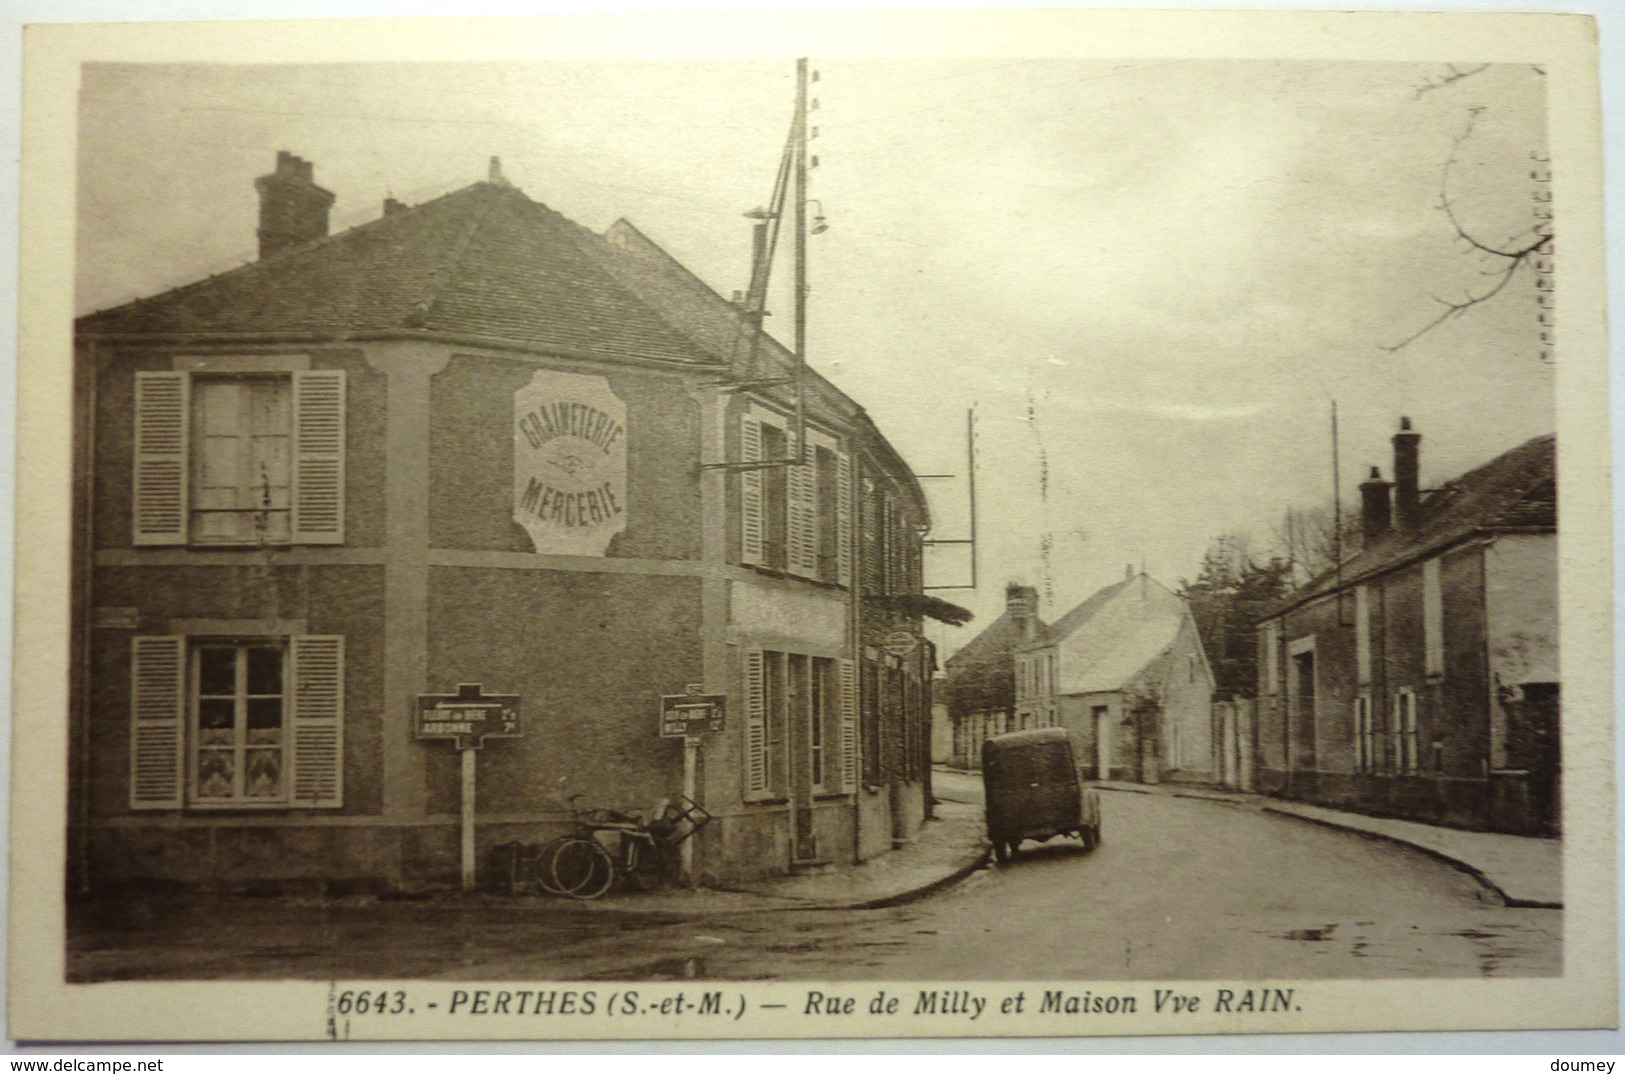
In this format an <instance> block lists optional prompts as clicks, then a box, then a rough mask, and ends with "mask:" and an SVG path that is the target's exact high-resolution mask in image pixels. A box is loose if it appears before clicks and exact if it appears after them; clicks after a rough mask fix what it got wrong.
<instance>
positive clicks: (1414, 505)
mask: <svg viewBox="0 0 1625 1074" xmlns="http://www.w3.org/2000/svg"><path fill="white" fill-rule="evenodd" d="M1421 459H1422V434H1421V433H1419V432H1416V431H1415V430H1414V429H1412V428H1411V419H1410V418H1400V419H1399V432H1397V433H1395V434H1394V523H1395V525H1396V526H1397V527H1398V529H1399V531H1400V532H1401V533H1413V532H1415V530H1416V528H1417V527H1418V526H1419V525H1421V522H1422V490H1421Z"/></svg>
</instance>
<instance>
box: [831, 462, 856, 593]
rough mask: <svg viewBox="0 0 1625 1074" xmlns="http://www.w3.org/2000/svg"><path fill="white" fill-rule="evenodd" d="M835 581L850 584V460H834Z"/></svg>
mask: <svg viewBox="0 0 1625 1074" xmlns="http://www.w3.org/2000/svg"><path fill="white" fill-rule="evenodd" d="M835 581H836V582H837V583H839V584H840V585H844V586H851V584H852V460H851V459H850V458H848V457H847V455H846V452H844V451H843V452H841V453H840V454H839V455H837V456H836V459H835Z"/></svg>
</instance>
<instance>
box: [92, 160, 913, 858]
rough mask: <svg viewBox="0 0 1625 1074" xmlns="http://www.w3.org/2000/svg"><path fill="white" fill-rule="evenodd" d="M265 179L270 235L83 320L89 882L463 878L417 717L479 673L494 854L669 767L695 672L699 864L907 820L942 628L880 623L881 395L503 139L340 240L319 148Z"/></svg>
mask: <svg viewBox="0 0 1625 1074" xmlns="http://www.w3.org/2000/svg"><path fill="white" fill-rule="evenodd" d="M247 185H248V184H247V182H246V181H245V183H244V187H245V193H246V188H247ZM256 185H257V186H258V189H259V194H260V205H261V216H260V220H261V224H260V230H259V234H260V241H261V250H260V256H259V258H258V259H257V260H255V261H253V262H252V263H249V264H246V265H243V266H242V267H240V268H237V269H234V270H232V271H229V272H226V273H223V274H221V275H218V276H212V277H209V278H207V279H203V280H200V281H198V282H197V283H194V284H191V285H189V286H184V287H180V288H177V289H175V290H172V291H168V292H165V293H163V294H160V295H156V296H154V297H151V298H147V299H143V300H140V301H137V302H133V303H130V304H128V305H125V306H121V307H119V308H116V309H112V310H107V311H103V312H98V313H94V314H90V315H87V316H85V317H82V318H80V319H79V321H78V322H77V324H76V363H77V364H76V404H77V409H78V422H79V424H78V428H77V438H76V453H75V503H76V505H77V507H78V513H77V517H76V563H75V568H76V593H77V594H78V600H77V602H76V608H75V620H74V622H75V650H76V659H75V668H76V674H75V681H74V684H73V698H74V708H73V712H72V723H73V744H74V756H73V759H72V761H73V764H72V780H71V788H70V793H71V796H72V804H73V809H72V812H71V823H72V826H73V831H72V833H71V835H72V836H73V839H72V851H73V861H72V866H73V872H74V875H75V877H76V881H77V882H79V883H82V884H87V885H89V886H92V887H105V886H108V885H116V884H123V883H178V884H197V885H208V886H219V887H233V886H253V885H261V886H265V885H269V886H273V887H275V886H287V885H294V886H300V885H322V886H327V887H334V886H346V885H348V886H359V887H365V888H375V889H376V888H386V889H388V888H419V887H426V886H433V885H438V884H445V883H451V882H454V881H455V879H456V877H457V874H458V864H459V846H458V814H459V802H460V797H459V795H460V787H461V786H462V774H461V771H460V767H459V766H460V762H459V757H458V753H457V750H456V749H454V748H453V743H451V742H448V741H433V740H427V739H419V738H417V737H415V736H414V718H415V716H416V714H417V712H418V709H419V706H420V704H421V702H420V698H422V697H425V696H434V695H454V694H455V693H456V692H457V690H458V688H459V686H460V685H461V684H478V685H479V686H480V687H481V689H482V690H483V691H484V692H485V693H486V694H493V695H502V696H505V697H513V698H517V701H516V702H515V705H516V708H517V713H518V717H519V722H520V723H521V724H522V726H521V728H520V731H519V734H518V735H517V737H509V738H492V739H489V740H487V741H486V744H485V745H484V746H483V747H482V748H481V749H480V750H479V751H478V806H477V819H478V840H479V846H480V854H481V856H482V858H483V857H484V855H485V854H486V852H487V851H488V849H489V848H490V847H491V846H492V845H493V844H496V843H501V842H505V841H509V840H514V839H539V838H544V837H547V836H550V835H552V834H555V833H557V832H559V831H562V830H564V828H565V826H567V825H568V824H569V823H570V821H571V817H572V814H571V809H570V804H569V803H570V800H571V797H572V796H574V795H577V794H580V795H582V796H583V798H582V800H583V801H587V802H592V803H597V804H604V805H613V806H617V807H619V808H623V809H636V808H643V807H645V806H647V805H648V804H650V803H651V802H653V801H654V800H656V799H658V798H661V797H666V796H670V795H672V794H674V793H676V792H677V791H678V790H679V789H680V788H681V787H682V786H683V782H682V781H683V777H684V759H683V741H682V740H681V739H680V738H664V737H661V736H660V735H659V733H658V727H659V716H660V711H661V698H662V697H663V696H666V695H676V694H685V693H688V692H690V688H693V687H698V688H699V689H700V690H701V691H703V692H704V693H705V694H708V695H720V696H722V697H723V698H724V699H725V713H726V719H725V726H724V727H723V729H722V730H720V731H718V732H716V733H712V734H707V735H705V736H704V737H703V739H702V740H701V747H702V749H701V754H700V758H699V761H698V766H697V772H696V774H695V779H696V781H697V782H696V784H695V787H694V789H695V796H696V797H697V798H698V799H699V800H700V802H701V804H702V805H703V806H704V807H705V808H706V809H707V810H709V811H710V812H711V813H712V814H713V816H714V820H713V821H712V823H711V824H710V826H709V827H707V828H706V829H705V830H704V831H703V832H702V833H701V836H700V840H699V844H698V847H697V850H696V853H695V861H694V865H695V868H696V870H697V873H698V875H699V876H700V877H701V878H704V879H718V880H725V879H729V878H736V877H746V876H753V875H761V874H771V873H775V872H786V871H790V870H792V869H795V868H798V867H801V866H804V865H810V864H823V863H831V862H833V863H837V864H839V863H842V862H847V863H850V862H852V861H855V860H858V859H860V858H862V857H865V856H869V855H872V854H875V853H879V852H881V851H883V850H885V849H889V848H890V847H891V845H892V842H893V840H894V839H896V838H899V837H906V836H907V835H908V833H909V832H911V831H912V829H913V828H914V827H916V826H917V825H918V824H919V823H920V822H921V818H922V817H923V816H924V814H925V802H926V782H927V780H928V771H929V766H928V763H927V761H928V756H929V755H928V749H929V743H928V740H927V735H928V717H927V713H928V712H929V704H930V697H929V693H930V690H929V683H930V675H931V671H932V663H933V660H932V654H931V650H930V647H929V646H928V645H925V644H923V643H922V644H920V645H918V646H917V647H915V648H913V649H912V650H911V651H908V652H907V653H906V654H905V655H901V656H899V655H894V654H893V653H892V652H889V651H885V650H883V649H882V648H880V646H879V645H878V644H876V642H875V640H874V639H875V638H876V637H877V636H879V635H882V634H884V635H897V634H898V633H899V632H906V633H911V634H913V635H915V636H918V635H919V634H920V621H919V612H918V609H917V607H915V606H914V605H911V604H910V602H909V601H907V600H899V599H897V598H899V597H907V596H909V595H918V593H919V589H920V584H921V579H920V541H921V537H922V535H923V533H924V532H925V531H926V529H927V528H928V526H929V522H930V519H929V517H928V514H927V510H926V506H925V501H924V497H923V496H922V494H921V492H920V489H919V486H918V484H917V482H916V481H915V478H914V476H913V474H912V473H911V472H910V470H909V468H908V466H907V465H906V464H905V463H904V462H903V460H902V459H901V458H900V457H899V456H898V454H897V453H896V451H895V450H893V449H892V447H891V445H890V444H889V443H888V442H887V441H886V439H885V438H884V437H883V436H882V435H881V433H880V432H879V430H877V429H876V428H875V426H874V425H873V423H872V422H871V421H870V420H869V418H868V417H867V415H866V414H865V413H864V411H863V410H862V408H861V407H860V406H858V404H856V403H855V402H853V401H852V400H851V399H849V398H847V397H846V396H845V395H843V394H842V393H841V392H840V391H839V390H837V389H836V388H835V387H834V386H833V385H832V384H830V383H829V382H828V381H826V380H824V379H823V378H822V377H819V376H818V375H816V374H815V373H812V372H810V371H809V372H806V373H805V374H803V375H802V376H801V377H799V378H798V377H796V376H795V375H794V363H793V361H792V359H793V356H792V355H790V354H789V353H788V352H787V351H786V350H785V349H784V348H782V347H780V346H779V345H778V344H777V343H775V342H773V341H772V340H771V339H766V338H758V339H756V340H755V342H754V344H753V345H750V346H742V343H743V342H749V341H750V340H751V337H752V336H753V335H754V334H755V333H756V332H757V331H758V330H757V329H756V328H755V327H754V326H753V324H752V323H751V321H750V319H749V318H747V317H745V316H744V315H743V314H742V312H741V311H740V309H739V308H738V307H737V306H736V305H734V304H733V303H730V302H729V301H727V300H726V299H723V298H722V297H720V296H719V295H717V294H716V293H715V292H714V291H712V290H711V289H710V288H709V287H707V286H706V285H705V284H703V283H701V282H700V281H699V280H698V279H696V278H695V277H693V276H692V275H691V274H689V273H688V272H687V271H686V270H684V269H683V268H682V267H681V266H680V265H678V264H677V263H676V262H675V261H674V260H672V259H671V258H670V257H669V256H668V255H666V254H665V252H664V251H662V250H661V249H660V248H659V247H658V246H656V245H655V244H654V243H653V242H651V241H650V240H648V239H647V237H645V236H643V235H642V233H641V232H638V231H637V229H635V228H633V227H631V225H629V224H625V223H624V222H623V223H622V224H618V225H616V227H614V228H612V229H611V230H610V231H609V232H608V233H607V234H604V235H599V234H595V233H593V232H590V231H588V230H586V229H584V228H581V227H579V226H578V225H576V224H573V223H572V222H570V221H569V220H567V219H565V218H564V217H563V216H560V215H559V214H558V213H556V212H554V211H552V210H551V209H549V208H547V207H546V206H544V205H542V204H539V203H538V202H535V201H533V200H531V199H530V198H528V197H527V196H525V195H524V194H523V193H522V192H520V191H519V190H517V189H516V188H514V187H513V186H511V185H510V184H508V183H507V182H506V181H505V180H504V179H502V177H501V175H500V172H498V171H497V170H496V169H495V168H493V173H492V176H491V178H490V180H489V181H486V182H480V183H475V184H474V185H472V186H469V187H466V188H463V189H461V190H457V191H455V192H452V193H450V194H447V195H445V196H443V197H440V198H437V199H435V200H432V201H429V202H426V203H424V204H421V205H417V206H412V207H408V206H404V205H401V204H400V203H398V202H395V201H394V200H393V199H391V200H389V201H386V202H385V204H384V206H383V213H382V215H381V216H380V217H378V218H377V219H375V220H373V221H371V222H369V223H366V224H363V225H361V226H359V227H356V228H353V229H351V230H348V231H345V232H343V233H341V234H336V235H329V234H328V233H327V214H328V208H329V206H330V205H331V204H332V202H333V195H332V194H330V193H329V192H327V191H325V190H323V189H322V188H321V187H319V186H317V185H316V183H315V180H314V174H313V168H312V167H311V165H310V164H309V163H307V162H305V161H302V160H300V159H299V158H297V157H294V156H291V155H290V154H286V153H284V154H282V155H281V156H280V157H279V159H278V161H277V167H276V170H275V171H274V172H273V173H272V174H270V175H267V176H265V177H263V178H261V179H259V180H258V181H257V184H256ZM746 354H748V355H749V356H750V357H749V360H748V363H747V359H746V358H745V357H744V356H745V355H746ZM747 365H748V367H747ZM798 380H799V384H798V383H797V381H798ZM798 396H799V398H800V400H801V403H802V405H801V406H799V407H798V406H797V405H796V404H797V398H798ZM894 648H896V647H895V646H894Z"/></svg>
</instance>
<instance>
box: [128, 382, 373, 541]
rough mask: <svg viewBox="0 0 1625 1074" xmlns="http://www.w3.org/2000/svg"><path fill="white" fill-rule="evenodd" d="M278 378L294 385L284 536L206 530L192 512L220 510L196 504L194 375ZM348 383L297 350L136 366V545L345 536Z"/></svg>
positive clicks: (133, 538) (133, 532)
mask: <svg viewBox="0 0 1625 1074" xmlns="http://www.w3.org/2000/svg"><path fill="white" fill-rule="evenodd" d="M273 377H275V378H286V379H287V381H288V384H289V394H288V402H287V409H288V414H289V417H288V431H287V438H288V439H287V445H288V449H287V468H288V484H287V488H288V508H287V510H288V522H287V536H286V539H285V540H284V539H282V538H281V537H280V536H278V537H277V538H276V539H267V538H266V536H265V534H264V533H263V532H260V533H258V534H256V535H248V536H243V537H242V538H241V539H237V540H234V539H225V540H222V539H211V538H205V537H201V536H199V533H198V527H197V525H196V524H195V523H194V519H195V518H196V516H197V515H198V514H200V513H202V512H208V511H213V510H216V509H215V508H205V507H202V506H200V505H198V504H197V503H196V500H197V499H198V498H199V497H198V495H197V491H198V490H197V484H198V481H199V479H200V475H201V466H202V465H203V461H202V456H201V454H200V453H199V452H198V451H197V450H196V449H195V444H194V441H195V439H196V438H197V436H198V428H199V426H200V424H201V422H200V418H199V415H197V414H196V413H195V409H196V407H195V404H194V400H193V394H194V393H193V387H194V382H195V381H198V380H200V379H201V380H207V381H212V382H225V381H228V380H251V379H252V380H259V379H269V378H273ZM347 383H348V375H347V373H346V372H345V371H344V370H342V369H311V368H310V363H309V359H308V358H306V357H304V356H295V355H265V356H217V357H204V358H184V357H183V358H177V359H175V360H174V362H173V368H171V369H167V370H139V371H137V372H136V373H135V382H134V387H133V395H132V397H131V407H132V412H133V413H132V420H131V438H132V443H131V449H132V450H131V457H132V459H131V461H132V471H131V500H130V509H129V514H130V539H131V544H132V545H134V546H135V547H153V546H170V547H184V548H199V549H232V548H254V547H265V546H271V547H286V546H291V545H340V544H343V543H344V542H345V484H346V475H345V466H346V455H347V453H348V445H347V435H348V433H347V410H348V400H347ZM240 405H246V404H240ZM229 510H232V511H243V512H250V513H258V512H259V511H260V510H261V509H259V508H255V507H253V506H250V507H245V508H231V509H229Z"/></svg>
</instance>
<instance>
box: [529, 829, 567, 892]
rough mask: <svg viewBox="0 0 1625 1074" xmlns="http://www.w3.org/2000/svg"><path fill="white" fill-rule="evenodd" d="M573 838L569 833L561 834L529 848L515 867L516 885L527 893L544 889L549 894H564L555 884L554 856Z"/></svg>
mask: <svg viewBox="0 0 1625 1074" xmlns="http://www.w3.org/2000/svg"><path fill="white" fill-rule="evenodd" d="M571 838H572V837H571V836H568V835H561V836H558V837H557V838H555V839H552V840H549V841H548V842H546V843H543V844H542V845H541V846H539V847H537V846H532V847H529V848H527V851H526V853H525V854H524V855H523V856H522V857H521V858H520V859H519V861H518V863H517V866H518V867H517V868H516V869H515V872H516V874H517V875H516V877H515V879H516V881H517V883H516V884H515V887H517V888H518V889H519V890H520V891H521V892H522V893H524V894H527V895H533V894H535V893H536V892H537V891H544V892H546V893H547V894H549V895H563V894H564V892H562V891H560V890H559V889H558V888H556V887H554V886H553V856H554V855H555V854H557V853H558V852H559V848H560V847H562V846H563V845H564V844H565V843H568V842H569V841H570V839H571Z"/></svg>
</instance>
